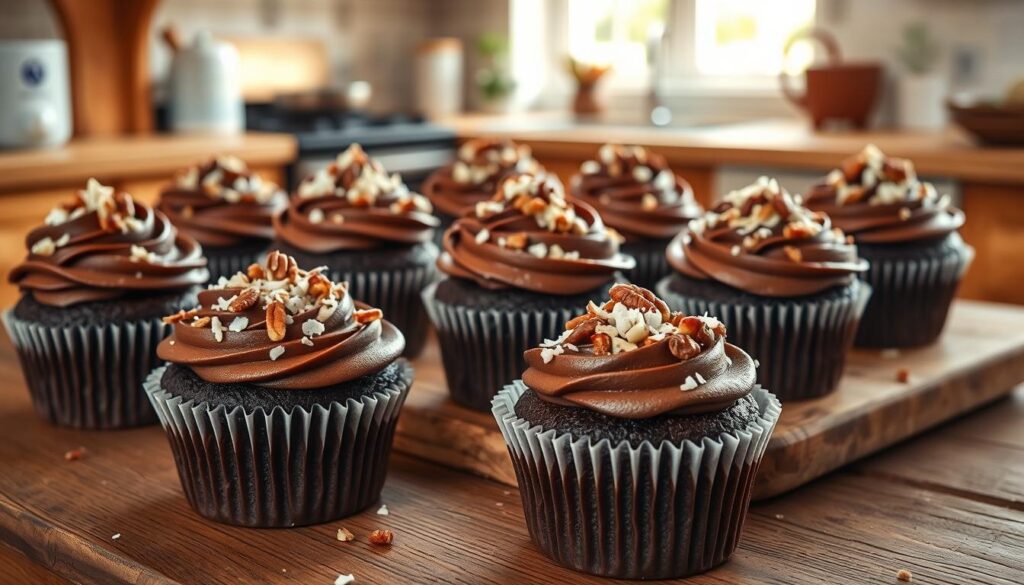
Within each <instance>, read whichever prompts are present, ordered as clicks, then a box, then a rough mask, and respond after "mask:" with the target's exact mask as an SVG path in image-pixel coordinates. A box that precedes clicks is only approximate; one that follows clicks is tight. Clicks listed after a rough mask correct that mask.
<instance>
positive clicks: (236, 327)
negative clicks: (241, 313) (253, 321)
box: [228, 317, 249, 333]
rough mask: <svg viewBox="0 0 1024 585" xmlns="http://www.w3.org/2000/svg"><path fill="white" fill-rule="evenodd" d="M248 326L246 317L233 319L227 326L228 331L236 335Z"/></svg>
mask: <svg viewBox="0 0 1024 585" xmlns="http://www.w3.org/2000/svg"><path fill="white" fill-rule="evenodd" d="M248 326H249V318H248V317H235V318H234V319H233V320H232V321H231V323H230V324H229V325H228V331H233V332H235V333H238V332H239V331H245V328H246V327H248Z"/></svg>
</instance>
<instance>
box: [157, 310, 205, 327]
mask: <svg viewBox="0 0 1024 585" xmlns="http://www.w3.org/2000/svg"><path fill="white" fill-rule="evenodd" d="M198 314H199V310H198V309H192V310H191V311H185V310H181V311H178V312H177V313H175V314H173V315H167V316H166V317H164V318H163V322H164V323H166V324H168V325H171V324H173V323H177V322H179V321H184V320H185V319H191V318H192V317H195V316H196V315H198Z"/></svg>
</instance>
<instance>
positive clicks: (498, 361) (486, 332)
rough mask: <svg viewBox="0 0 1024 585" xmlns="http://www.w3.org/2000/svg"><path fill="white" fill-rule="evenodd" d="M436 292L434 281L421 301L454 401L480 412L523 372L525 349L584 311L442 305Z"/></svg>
mask: <svg viewBox="0 0 1024 585" xmlns="http://www.w3.org/2000/svg"><path fill="white" fill-rule="evenodd" d="M436 290H437V284H436V283H434V284H432V285H430V286H429V287H427V288H426V289H424V291H423V302H424V305H425V306H426V308H427V312H428V313H429V315H430V320H431V321H432V322H433V323H434V327H435V328H436V329H437V339H438V343H439V344H440V346H441V360H442V362H443V363H444V371H445V377H446V379H447V381H448V390H449V392H450V393H451V397H452V400H453V401H455V402H456V403H457V404H460V405H462V406H465V407H467V408H472V409H474V410H479V411H482V412H487V411H488V410H490V408H491V399H492V398H493V397H494V394H495V393H496V392H498V390H500V389H501V387H502V386H504V385H505V384H507V383H508V381H509V380H514V379H516V378H518V377H519V376H521V375H522V373H523V370H525V369H526V362H525V360H524V359H523V352H524V351H526V350H527V349H530V348H531V347H536V346H537V345H538V344H539V343H541V342H542V341H544V340H545V339H555V338H557V337H558V336H559V335H560V334H561V333H562V331H564V330H565V322H566V321H568V320H570V319H572V318H573V317H575V316H576V315H578V314H580V313H581V312H582V311H583V307H580V306H566V307H565V308H561V309H520V310H518V311H505V310H495V309H476V308H473V307H466V306H458V305H449V304H447V303H443V302H441V301H439V300H438V299H437V295H436V294H435V292H436Z"/></svg>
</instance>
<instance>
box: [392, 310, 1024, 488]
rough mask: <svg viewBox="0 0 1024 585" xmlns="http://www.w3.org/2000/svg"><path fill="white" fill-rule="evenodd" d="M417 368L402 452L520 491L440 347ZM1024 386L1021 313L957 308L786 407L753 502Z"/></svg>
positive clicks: (489, 427)
mask: <svg viewBox="0 0 1024 585" xmlns="http://www.w3.org/2000/svg"><path fill="white" fill-rule="evenodd" d="M416 368H417V378H416V385H415V387H414V389H413V391H412V393H411V394H410V396H409V398H408V400H407V401H406V405H405V410H404V414H403V416H402V419H401V420H400V421H399V425H398V431H397V435H396V448H398V449H399V450H402V451H405V452H408V453H411V454H414V455H417V456H419V457H423V458H426V459H429V460H432V461H436V462H438V463H442V464H445V465H451V466H454V467H457V468H460V469H465V470H469V471H472V472H474V473H477V474H480V475H482V476H484V477H488V478H491V479H495V480H498V481H500V482H502V483H506V484H508V485H515V484H516V479H515V473H514V471H513V469H512V465H511V463H510V461H509V460H508V454H507V448H506V446H505V442H504V440H503V439H502V437H501V433H500V432H499V431H498V428H497V425H496V424H495V422H494V420H493V417H492V416H491V415H490V413H479V412H473V411H470V410H467V409H464V408H461V407H459V406H456V405H455V404H453V403H452V402H451V401H449V400H448V399H447V393H446V387H445V382H444V372H443V370H442V368H441V366H440V359H439V355H438V349H437V344H436V343H430V344H428V348H427V350H426V352H425V353H424V355H423V356H421V357H420V358H419V359H418V360H417V361H416ZM901 369H906V370H908V371H909V373H910V381H909V383H906V384H903V383H900V382H898V381H897V372H898V371H899V370H901ZM1022 381H1024V309H1020V308H1017V307H1014V306H1009V305H996V304H991V303H978V302H974V301H959V302H957V303H955V305H954V308H953V311H952V313H951V315H950V321H949V323H948V325H947V329H946V332H945V333H944V334H943V337H942V339H941V340H940V341H939V342H938V343H937V344H935V345H933V346H931V347H926V348H922V349H917V350H910V351H904V352H902V353H900V354H899V355H898V356H897V357H887V354H883V353H882V352H878V351H863V350H854V351H853V352H852V353H851V354H850V356H849V358H848V361H847V368H846V372H845V374H844V376H843V379H842V381H841V382H840V384H839V388H838V389H837V390H836V391H835V392H833V393H832V394H830V395H828V396H825V397H822V398H819V399H815V400H807V401H801V402H792V403H788V404H785V405H784V406H783V409H782V418H781V419H780V420H779V423H778V426H777V427H776V429H775V432H774V434H773V435H772V438H771V441H770V442H769V443H768V450H767V452H766V453H765V458H764V461H762V463H761V469H760V472H759V475H758V478H759V479H758V484H757V488H756V492H755V498H766V497H770V496H774V495H777V494H780V493H783V492H786V491H788V490H791V489H793V488H796V487H797V486H800V485H802V484H804V483H806V482H808V481H811V480H813V479H815V478H817V477H820V476H822V475H824V474H826V473H828V472H830V471H833V470H835V469H837V468H839V467H841V466H843V465H846V464H848V463H850V462H852V461H855V460H857V459H859V458H861V457H864V456H865V455H868V454H870V453H873V452H875V451H878V450H880V449H883V448H885V447H887V446H889V445H893V444H895V443H897V442H899V441H901V440H904V439H906V438H908V437H911V436H913V435H915V434H918V433H920V432H922V431H924V430H926V429H928V428H930V427H932V426H934V425H936V424H939V423H941V422H943V421H945V420H948V419H950V418H953V417H956V416H960V415H962V414H964V413H966V412H969V411H971V410H973V409H975V408H977V407H979V406H981V405H983V404H985V403H987V402H991V401H992V400H995V399H996V398H999V397H1000V396H1004V395H1006V394H1008V393H1009V392H1010V391H1011V390H1012V389H1013V387H1014V386H1016V385H1017V384H1019V383H1020V382H1022ZM965 452H970V449H966V450H965ZM965 456H966V455H965ZM1006 495H1008V494H1006Z"/></svg>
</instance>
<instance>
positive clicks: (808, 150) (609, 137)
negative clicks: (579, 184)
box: [442, 113, 1024, 185]
mask: <svg viewBox="0 0 1024 585" xmlns="http://www.w3.org/2000/svg"><path fill="white" fill-rule="evenodd" d="M442 122H443V123H444V124H445V125H447V126H448V127H450V128H452V129H453V130H455V131H456V132H457V133H458V134H459V136H460V137H462V138H473V137H478V136H508V137H511V138H514V139H516V140H521V141H523V142H525V143H526V144H529V145H530V146H531V147H532V148H533V149H534V154H535V155H536V156H537V158H538V160H540V161H541V162H544V163H546V162H547V161H548V160H559V159H573V160H575V161H576V163H577V164H578V163H579V162H580V161H583V160H585V159H587V158H591V157H592V156H593V151H594V150H595V149H596V148H597V146H598V145H601V144H604V143H606V142H616V143H621V144H642V145H644V146H649V147H652V148H655V149H656V150H657V151H658V152H659V153H661V154H664V155H665V156H666V157H668V159H669V160H670V161H672V162H678V163H679V164H681V165H684V166H687V165H688V166H693V167H705V168H712V167H718V166H721V165H726V164H731V165H751V166H757V167H774V166H777V167H785V168H793V169H809V170H816V171H823V172H824V171H827V170H829V169H832V168H835V167H836V165H838V163H839V162H840V161H841V160H842V159H844V158H846V157H847V156H849V155H850V154H853V153H855V152H858V151H860V150H861V149H862V148H864V145H866V144H869V143H873V144H875V145H877V146H878V147H879V148H881V149H882V150H883V151H885V152H886V154H890V155H892V156H900V157H907V158H910V159H912V160H913V161H914V163H915V165H916V167H917V170H918V172H919V173H921V174H923V175H938V176H943V177H951V178H956V179H963V180H971V181H982V182H1002V183H1010V184H1017V185H1019V184H1021V183H1024V164H1022V163H1024V149H1022V148H1019V147H1018V148H991V147H982V146H977V145H975V144H974V143H973V142H972V141H971V140H970V139H969V138H967V137H966V135H964V134H963V133H962V132H960V131H957V130H945V131H938V132H908V131H902V130H901V131H874V130H872V131H866V132H859V131H843V132H814V131H813V130H812V129H811V128H810V126H809V125H808V124H806V123H802V122H799V121H795V120H769V121H763V122H746V123H736V124H723V125H720V126H713V125H712V126H695V127H678V128H676V127H670V128H653V127H650V126H644V125H639V124H636V123H633V124H630V123H616V121H614V120H612V121H610V122H605V123H597V124H581V123H577V122H575V121H574V120H572V119H571V118H570V117H569V116H568V115H567V114H564V113H523V114H509V115H504V116H487V115H463V116H457V117H453V118H448V119H445V120H442Z"/></svg>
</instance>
